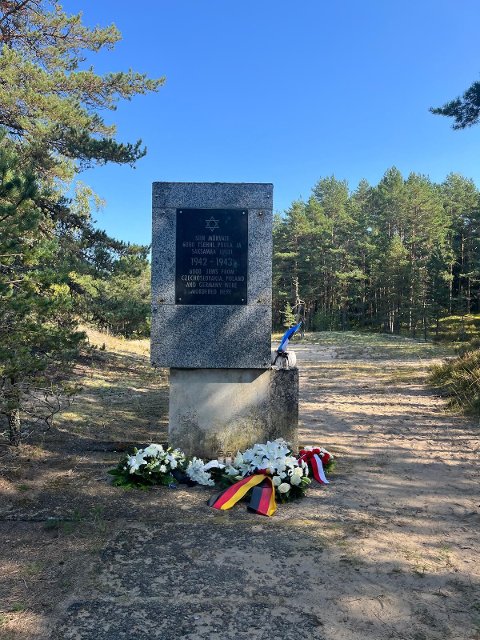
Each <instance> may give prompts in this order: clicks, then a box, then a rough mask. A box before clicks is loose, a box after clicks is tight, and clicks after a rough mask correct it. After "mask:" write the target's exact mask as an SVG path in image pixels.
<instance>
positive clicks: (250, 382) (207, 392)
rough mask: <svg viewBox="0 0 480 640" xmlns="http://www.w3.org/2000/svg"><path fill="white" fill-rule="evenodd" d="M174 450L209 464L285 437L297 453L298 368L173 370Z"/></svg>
mask: <svg viewBox="0 0 480 640" xmlns="http://www.w3.org/2000/svg"><path fill="white" fill-rule="evenodd" d="M169 414H170V415H169V432H168V440H169V445H170V446H173V447H178V448H179V449H182V450H183V451H185V453H186V454H187V455H189V456H194V455H195V456H198V457H200V458H203V459H210V458H216V457H217V456H219V455H223V456H224V455H232V454H233V455H235V453H236V452H237V451H239V450H240V451H241V450H244V449H246V448H248V447H250V446H252V445H253V444H255V443H256V442H266V441H267V440H275V439H276V438H284V439H285V440H287V442H290V443H291V444H292V447H293V448H294V449H296V448H297V446H298V442H297V427H298V369H288V370H285V369H280V370H278V369H267V370H259V369H171V370H170V406H169Z"/></svg>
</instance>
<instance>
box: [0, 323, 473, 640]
mask: <svg viewBox="0 0 480 640" xmlns="http://www.w3.org/2000/svg"><path fill="white" fill-rule="evenodd" d="M315 341H316V342H317V344H314V343H310V344H307V343H304V344H301V345H298V346H297V347H296V351H297V356H298V362H299V366H300V371H301V409H300V413H301V431H300V440H301V442H302V443H304V444H318V445H322V446H325V447H326V448H328V449H329V450H331V451H332V452H334V453H335V454H336V455H337V458H338V465H337V469H336V471H335V473H334V474H332V476H331V483H330V485H329V486H328V487H313V485H312V489H311V490H310V491H309V494H308V497H307V498H306V499H305V500H303V501H299V502H296V503H292V504H288V505H280V506H279V509H278V511H277V513H276V514H275V515H274V517H272V518H269V519H267V518H262V517H261V516H257V515H254V514H250V513H249V512H247V511H246V508H245V506H244V505H237V506H236V507H235V508H234V509H233V510H231V511H229V512H216V511H214V510H211V509H209V508H208V507H207V506H206V505H205V501H206V499H207V498H208V496H209V495H210V492H209V491H208V490H206V489H202V488H195V489H189V490H185V489H178V490H168V489H165V488H159V489H156V490H154V491H151V492H148V493H143V492H123V491H122V490H120V489H116V488H113V487H110V486H108V485H107V484H106V483H105V482H104V478H103V473H104V471H105V469H106V468H107V466H108V465H107V462H108V460H109V459H110V460H113V459H114V457H115V455H116V454H113V453H112V454H99V455H100V457H99V458H98V459H97V460H96V461H95V467H94V468H95V480H94V481H93V480H90V482H87V481H86V480H85V482H84V483H83V484H82V486H81V488H80V489H78V488H77V494H78V493H79V492H80V493H81V496H79V495H77V494H75V490H74V488H73V487H69V486H68V483H67V485H63V488H62V491H61V493H62V495H61V496H60V495H59V494H55V495H57V497H58V502H57V506H58V504H59V505H60V510H58V508H57V513H58V512H60V513H62V514H65V513H71V512H69V511H68V509H69V508H71V506H72V505H71V502H72V500H73V501H75V500H77V499H78V505H80V506H79V507H78V506H77V509H80V511H81V513H88V514H90V519H88V518H87V517H86V516H85V518H84V521H82V522H83V523H84V524H82V526H80V524H79V526H78V527H77V528H75V527H74V528H73V533H72V532H70V533H69V532H68V531H67V530H65V529H64V528H62V527H57V530H56V531H55V534H52V532H51V531H48V530H46V529H45V518H46V517H47V513H49V511H48V509H49V508H50V509H51V502H50V503H49V505H50V506H48V505H45V506H44V508H43V511H42V504H41V498H40V494H38V501H36V511H35V514H36V515H35V518H36V520H35V521H33V520H32V517H29V514H31V513H33V511H32V509H33V507H32V505H26V506H25V505H23V506H22V504H21V503H20V504H19V503H18V501H17V502H15V490H16V488H15V483H13V488H12V487H10V491H11V496H12V497H11V500H10V504H9V507H8V509H6V510H5V511H4V512H3V513H2V512H1V511H0V515H2V521H1V522H0V524H2V526H3V527H4V528H3V529H2V531H3V534H2V535H3V537H4V539H5V535H6V533H5V532H7V534H8V535H9V536H10V537H11V538H12V539H13V538H14V537H15V538H16V539H17V541H19V545H20V546H19V548H20V549H21V550H23V549H25V552H26V551H27V550H28V545H27V544H26V542H25V543H22V535H23V536H25V537H26V538H28V536H29V535H30V536H31V529H32V527H35V526H36V527H37V529H38V527H39V524H38V523H39V522H40V521H41V522H43V524H42V525H41V527H40V530H39V531H40V532H39V533H38V535H39V544H41V545H42V546H41V551H42V550H43V554H47V555H48V553H50V551H49V549H51V548H52V547H54V545H55V544H58V545H59V548H61V549H63V550H64V551H63V555H62V556H61V559H59V556H58V555H57V556H56V557H55V563H56V564H58V563H61V564H62V566H66V567H67V568H68V569H67V570H66V573H65V569H63V570H62V571H63V572H62V571H57V570H55V571H53V570H52V569H51V568H50V573H49V572H48V570H47V569H48V567H47V568H42V570H41V571H39V575H40V576H44V578H43V579H44V580H45V581H46V584H44V587H45V588H44V592H43V600H42V598H40V599H38V598H37V602H36V604H35V605H32V606H28V607H24V610H23V611H17V612H15V611H14V610H13V611H12V606H11V608H10V610H8V611H9V612H8V613H7V614H6V615H5V616H4V621H3V624H1V619H0V624H1V626H0V638H2V639H3V638H5V639H6V638H21V639H24V640H27V639H28V640H30V639H33V638H35V639H39V640H43V639H47V638H52V640H64V639H65V640H70V639H71V640H113V639H115V640H117V639H123V638H124V639H128V640H130V639H137V638H138V639H139V640H146V639H147V638H148V639H159V640H176V639H182V640H183V639H185V640H207V639H210V638H212V639H215V640H217V639H218V640H237V639H239V638H245V639H247V638H249V639H251V640H257V639H258V640H263V639H268V640H271V639H272V638H279V639H282V640H290V639H293V638H295V639H297V638H299V637H300V638H303V639H304V640H313V639H315V640H363V639H365V640H366V639H369V640H377V639H378V640H384V639H388V638H395V639H399V640H400V639H402V640H434V639H439V640H440V639H442V640H444V639H452V640H475V639H477V640H478V639H480V589H479V584H480V580H479V578H480V576H479V574H480V562H479V558H480V555H479V536H478V524H479V520H480V518H479V503H480V497H479V492H478V486H479V485H478V480H479V475H480V474H479V468H478V448H479V438H478V434H479V426H478V425H477V424H475V423H474V422H472V421H471V420H467V419H464V418H460V417H458V416H454V415H450V414H448V413H447V412H446V411H445V408H444V407H445V403H444V401H443V400H442V399H440V398H438V397H436V396H435V395H434V394H433V393H432V392H431V391H429V390H428V389H427V388H426V387H425V386H424V384H423V380H424V377H425V371H426V369H427V366H428V365H429V364H430V363H431V362H432V361H433V359H434V358H435V357H437V356H438V355H439V351H438V348H436V347H434V346H431V345H423V346H421V345H419V344H418V343H414V342H413V341H406V340H402V339H396V340H395V339H390V340H389V339H383V338H382V339H378V340H377V339H370V338H363V337H361V336H357V335H355V334H347V335H342V336H340V335H338V334H335V335H330V336H329V338H328V339H326V338H324V337H323V338H322V336H319V337H318V338H316V339H315ZM91 456H92V454H84V455H83V456H81V458H80V459H82V460H84V468H83V471H84V472H85V469H89V467H88V464H91V460H90V458H91ZM77 457H78V456H77ZM117 457H118V456H117ZM87 458H88V460H87ZM74 473H75V472H74ZM83 477H84V478H86V476H85V474H84V476H83ZM17 482H18V479H17ZM32 482H33V480H32ZM10 484H12V482H11V483H10ZM7 488H8V485H7ZM69 491H71V493H69ZM5 492H6V490H5V491H4V492H2V494H1V495H2V496H5V495H7V494H6V493H5ZM12 492H13V493H12ZM75 496H77V497H76V498H75ZM62 499H63V500H64V502H62ZM100 508H101V511H100ZM81 509H83V511H82V510H81ZM95 509H97V515H96V516H95V517H94V516H92V513H95ZM42 518H43V520H42ZM70 520H72V518H70ZM73 521H74V522H75V519H74V518H73ZM87 521H88V522H87ZM92 523H93V524H92ZM95 523H96V524H95ZM87 524H88V526H89V527H90V528H87V529H85V527H86V526H87ZM7 525H8V526H7ZM94 525H95V526H94ZM82 527H83V528H82ZM47 529H48V527H47ZM67 534H68V535H67ZM52 535H53V537H52ZM7 542H8V540H7ZM89 542H93V546H92V545H91V546H89ZM30 544H31V543H30ZM22 545H23V546H22ZM69 554H70V555H69ZM6 555H7V565H6V566H7V569H8V568H10V569H9V570H10V572H11V574H12V575H17V574H18V572H17V573H15V571H16V565H15V563H14V561H13V560H14V559H15V558H17V555H18V554H17V555H15V554H12V555H11V556H8V553H7V554H6ZM9 557H10V565H8V558H9ZM52 557H53V556H52ZM75 558H77V560H76V562H74V559H75ZM30 563H31V560H30ZM64 563H65V564H64ZM69 563H70V564H69ZM33 572H34V570H33V569H32V570H31V573H33ZM18 575H19V576H20V577H19V579H18V584H17V583H15V584H16V589H17V591H18V593H20V592H21V589H23V586H22V583H21V580H20V578H21V579H22V580H23V581H24V582H25V584H26V585H29V584H31V582H32V581H33V578H32V576H30V577H29V576H28V575H26V574H25V573H21V572H20V574H18ZM37 578H38V580H40V578H39V577H38V576H36V579H37ZM59 580H63V581H64V586H63V587H61V588H60V587H59ZM49 581H50V582H49ZM32 583H33V582H32ZM1 584H3V583H1ZM1 584H0V587H1ZM49 587H50V591H51V596H50V599H52V598H53V599H54V602H53V603H52V602H51V603H50V605H51V606H50V607H49V606H48V600H49V597H48V589H49ZM31 588H33V587H31ZM4 593H7V591H5V590H4ZM0 595H1V590H0ZM22 597H23V598H24V599H25V597H26V596H25V595H24V596H22Z"/></svg>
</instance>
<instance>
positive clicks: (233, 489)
mask: <svg viewBox="0 0 480 640" xmlns="http://www.w3.org/2000/svg"><path fill="white" fill-rule="evenodd" d="M333 465H334V458H333V455H332V454H331V453H329V452H328V451H327V450H326V449H322V448H319V447H317V448H312V447H305V448H304V449H301V450H300V452H299V454H298V455H294V453H293V451H292V450H291V448H290V446H289V445H288V443H287V442H285V440H283V439H281V438H279V439H277V440H274V441H272V442H270V441H268V442H266V443H262V444H255V445H253V447H251V448H249V449H246V450H245V451H243V452H240V451H239V452H237V455H236V456H235V458H233V460H232V459H231V458H227V459H225V460H210V461H208V462H205V461H204V460H202V459H200V458H197V457H194V458H191V459H188V458H187V457H186V456H185V454H184V453H183V452H182V451H180V450H178V449H170V448H168V449H165V448H164V447H163V446H162V445H158V444H151V445H149V446H148V447H146V448H145V449H136V450H135V451H134V453H133V455H127V456H124V457H123V458H122V460H121V461H120V462H119V464H118V465H117V466H116V467H115V469H112V470H111V471H109V473H110V474H111V475H113V476H114V478H115V479H114V484H116V485H120V486H127V487H130V486H139V487H149V486H151V485H155V484H163V485H169V486H175V485H176V483H177V482H186V483H187V484H199V485H203V486H207V487H214V486H217V487H218V488H221V489H223V490H222V491H221V492H220V493H219V494H218V495H216V496H214V497H213V498H211V499H210V500H209V504H210V506H212V507H214V508H217V509H229V508H231V507H232V506H233V505H234V504H235V503H236V502H238V501H239V500H240V499H242V498H243V497H244V496H250V504H249V509H251V510H253V511H255V512H257V513H261V514H263V515H273V513H274V512H275V510H276V502H277V501H278V502H289V501H291V500H295V499H297V498H303V497H304V496H305V493H306V491H307V488H308V486H309V484H310V483H311V477H313V478H315V480H317V481H318V482H320V483H321V484H328V480H327V479H326V475H325V471H330V470H331V469H332V468H333Z"/></svg>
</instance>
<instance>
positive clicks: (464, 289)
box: [273, 168, 480, 337]
mask: <svg viewBox="0 0 480 640" xmlns="http://www.w3.org/2000/svg"><path fill="white" fill-rule="evenodd" d="M479 248H480V194H479V191H478V190H477V188H476V187H475V184H474V183H473V181H472V180H470V179H468V178H465V177H463V176H461V175H458V174H450V175H449V176H448V177H447V178H446V180H445V181H444V182H442V183H441V184H436V183H434V182H432V181H431V180H430V179H429V178H428V177H427V176H424V175H419V174H416V173H411V174H410V175H408V176H407V177H404V176H402V174H401V173H400V171H399V170H398V169H396V168H391V169H389V170H388V171H387V172H386V173H385V175H384V176H383V178H382V179H381V180H380V182H379V183H378V184H377V185H376V186H371V185H370V184H368V183H367V182H366V181H365V180H362V181H361V182H360V184H359V185H358V187H357V188H356V189H355V190H354V191H353V192H351V191H350V189H349V185H348V183H347V182H346V181H345V180H338V179H336V178H335V177H327V178H322V179H320V180H319V181H318V183H317V184H316V185H315V186H314V187H313V190H312V193H311V196H310V197H309V199H308V200H306V201H302V200H299V201H296V202H294V203H293V204H292V205H291V207H290V208H289V209H288V210H287V211H286V212H285V214H284V215H283V216H278V217H277V218H276V219H275V222H274V261H273V271H274V278H273V281H274V285H273V298H274V302H273V311H274V314H273V316H274V326H276V327H281V326H288V325H289V324H291V323H292V322H293V320H294V319H295V317H297V318H298V317H301V318H302V319H304V322H305V328H306V329H307V330H313V331H322V330H347V329H373V330H377V331H385V332H388V333H401V332H405V333H408V334H409V335H411V336H412V337H415V336H419V337H420V336H424V337H427V336H429V335H431V334H432V333H433V334H435V333H436V332H437V331H438V327H439V322H440V320H441V318H442V317H444V316H447V315H451V314H458V315H460V316H462V315H465V314H468V313H472V312H478V311H479V310H480V250H479Z"/></svg>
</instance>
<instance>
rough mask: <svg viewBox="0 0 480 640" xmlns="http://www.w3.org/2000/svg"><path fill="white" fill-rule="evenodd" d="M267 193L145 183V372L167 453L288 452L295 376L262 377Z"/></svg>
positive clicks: (268, 275)
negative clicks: (164, 400) (148, 245)
mask: <svg viewBox="0 0 480 640" xmlns="http://www.w3.org/2000/svg"><path fill="white" fill-rule="evenodd" d="M272 196H273V185H271V184H248V183H245V184H226V183H177V182H154V183H153V242H152V348H151V354H152V356H151V358H152V364H153V365H154V366H157V367H168V368H170V401H169V434H168V440H169V444H170V445H171V446H174V447H178V448H180V449H183V450H184V451H185V452H186V453H187V454H188V455H196V456H199V457H204V458H209V457H216V456H218V455H221V454H229V453H235V452H236V451H237V450H238V449H245V448H246V447H249V446H251V445H252V444H254V443H255V442H265V441H266V440H267V439H270V440H271V439H274V438H278V437H284V438H285V439H286V440H288V441H289V442H292V444H293V445H294V446H295V445H296V432H297V423H298V371H297V369H288V370H286V369H280V370H279V369H275V368H272V367H271V362H272V360H271V325H272V312H271V304H272Z"/></svg>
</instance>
